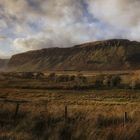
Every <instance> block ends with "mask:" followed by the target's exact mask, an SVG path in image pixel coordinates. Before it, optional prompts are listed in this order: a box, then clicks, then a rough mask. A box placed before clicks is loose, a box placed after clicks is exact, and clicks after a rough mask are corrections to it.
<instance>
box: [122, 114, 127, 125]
mask: <svg viewBox="0 0 140 140" xmlns="http://www.w3.org/2000/svg"><path fill="white" fill-rule="evenodd" d="M127 121H128V114H127V112H124V119H123V124H124V126H125V124H126V123H127Z"/></svg>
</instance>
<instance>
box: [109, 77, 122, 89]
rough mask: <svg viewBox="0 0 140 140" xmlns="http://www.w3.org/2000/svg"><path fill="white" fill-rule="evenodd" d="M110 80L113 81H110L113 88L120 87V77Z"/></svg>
mask: <svg viewBox="0 0 140 140" xmlns="http://www.w3.org/2000/svg"><path fill="white" fill-rule="evenodd" d="M110 80H111V81H110V86H111V87H118V86H120V83H121V77H120V76H119V75H114V76H112V78H111V79H110Z"/></svg>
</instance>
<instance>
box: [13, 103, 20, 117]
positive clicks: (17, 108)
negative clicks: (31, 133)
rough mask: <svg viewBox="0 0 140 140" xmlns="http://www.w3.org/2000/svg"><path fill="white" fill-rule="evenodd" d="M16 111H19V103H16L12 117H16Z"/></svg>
mask: <svg viewBox="0 0 140 140" xmlns="http://www.w3.org/2000/svg"><path fill="white" fill-rule="evenodd" d="M18 111H19V103H17V104H16V110H15V114H14V119H16V117H17V115H18Z"/></svg>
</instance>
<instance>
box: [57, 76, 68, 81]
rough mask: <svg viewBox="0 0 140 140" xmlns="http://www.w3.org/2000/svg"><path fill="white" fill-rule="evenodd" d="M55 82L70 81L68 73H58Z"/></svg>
mask: <svg viewBox="0 0 140 140" xmlns="http://www.w3.org/2000/svg"><path fill="white" fill-rule="evenodd" d="M56 81H57V82H68V81H70V77H69V75H60V76H58V77H57V80H56Z"/></svg>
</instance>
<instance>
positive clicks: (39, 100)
mask: <svg viewBox="0 0 140 140" xmlns="http://www.w3.org/2000/svg"><path fill="white" fill-rule="evenodd" d="M118 74H119V76H120V77H121V80H118V78H112V77H114V73H111V78H110V75H109V76H108V73H105V74H100V75H97V74H94V75H93V74H91V73H86V75H85V74H81V73H80V74H79V73H75V74H74V73H72V74H70V75H69V76H68V75H67V74H66V73H62V74H61V73H59V74H58V73H57V74H56V73H55V74H54V73H49V74H48V73H47V74H46V75H42V74H39V75H36V76H35V77H33V75H31V73H28V74H27V73H26V74H25V73H24V75H23V74H22V76H21V73H20V74H19V73H18V74H17V73H8V74H7V73H2V74H1V76H0V79H1V80H0V140H139V139H140V90H139V83H138V79H136V78H135V77H137V78H139V76H138V75H137V73H135V74H133V73H129V74H128V73H126V72H125V73H123V74H122V73H117V76H116V75H115V77H118ZM74 76H75V77H74ZM106 76H107V77H109V78H110V80H111V81H108V82H105V81H106ZM103 77H104V78H105V79H103ZM107 79H108V78H107ZM114 79H115V80H114ZM116 79H117V80H116ZM132 79H133V80H134V79H135V81H136V82H137V83H136V82H132V81H131V80H132ZM101 81H102V82H101ZM116 81H117V83H116ZM134 83H135V85H134Z"/></svg>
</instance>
